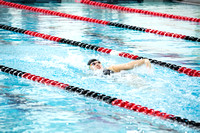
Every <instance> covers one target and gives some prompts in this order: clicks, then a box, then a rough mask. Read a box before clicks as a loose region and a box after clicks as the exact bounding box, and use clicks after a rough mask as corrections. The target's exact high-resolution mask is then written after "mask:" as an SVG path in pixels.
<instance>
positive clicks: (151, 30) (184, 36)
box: [0, 0, 200, 42]
mask: <svg viewBox="0 0 200 133" xmlns="http://www.w3.org/2000/svg"><path fill="white" fill-rule="evenodd" d="M0 4H1V5H6V6H10V7H14V8H19V9H24V10H29V11H33V12H39V13H44V14H49V15H55V16H60V17H66V18H71V19H75V20H81V21H87V22H92V23H98V24H103V25H109V26H115V27H120V28H126V29H131V30H137V31H143V32H147V33H152V34H157V35H162V36H167V37H173V38H179V39H184V40H190V41H196V42H200V38H197V37H193V36H186V35H182V34H177V33H171V32H166V31H159V30H154V29H148V28H143V27H136V26H131V25H126V24H120V23H115V22H109V21H104V20H99V19H93V18H87V17H82V16H77V15H71V14H66V13H61V12H57V11H51V10H46V9H41V8H36V7H31V6H26V5H21V4H16V3H11V2H6V1H3V0H2V1H0Z"/></svg>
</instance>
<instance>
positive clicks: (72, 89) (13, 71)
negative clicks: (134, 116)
mask: <svg viewBox="0 0 200 133" xmlns="http://www.w3.org/2000/svg"><path fill="white" fill-rule="evenodd" d="M0 70H1V71H2V72H5V73H8V74H11V75H14V76H18V77H21V78H25V79H28V80H32V81H35V82H38V83H42V84H45V85H49V86H53V87H58V88H60V89H63V90H66V91H68V92H73V93H76V94H78V95H83V96H85V97H89V98H93V99H96V100H99V101H102V102H105V103H107V104H110V105H113V106H118V107H121V108H125V109H128V110H132V111H135V112H138V113H143V114H145V115H150V116H155V117H159V118H161V119H164V120H171V121H174V122H178V123H180V124H183V125H186V126H189V127H193V128H200V123H199V122H195V121H192V120H191V121H190V120H188V119H185V118H181V117H179V116H174V115H172V114H167V113H164V112H161V111H157V110H154V109H150V108H147V107H144V106H141V105H138V104H135V103H130V102H128V101H123V100H121V99H118V98H115V97H111V96H107V95H105V94H102V93H98V92H95V91H90V90H85V89H83V88H79V87H74V86H70V85H69V84H64V83H61V82H58V81H55V80H51V79H48V78H44V77H41V76H36V75H34V74H31V73H27V72H23V71H20V70H17V69H13V68H10V67H6V66H4V65H0Z"/></svg>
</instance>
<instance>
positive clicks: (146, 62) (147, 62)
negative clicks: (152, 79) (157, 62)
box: [144, 59, 151, 68]
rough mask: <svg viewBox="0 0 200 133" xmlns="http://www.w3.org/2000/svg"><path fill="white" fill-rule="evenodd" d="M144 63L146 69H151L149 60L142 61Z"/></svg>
mask: <svg viewBox="0 0 200 133" xmlns="http://www.w3.org/2000/svg"><path fill="white" fill-rule="evenodd" d="M144 63H145V65H146V67H147V68H151V63H150V61H149V59H144Z"/></svg>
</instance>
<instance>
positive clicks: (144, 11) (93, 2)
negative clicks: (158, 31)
mask: <svg viewBox="0 0 200 133" xmlns="http://www.w3.org/2000/svg"><path fill="white" fill-rule="evenodd" d="M80 3H84V4H88V5H93V6H100V7H104V8H110V9H115V10H120V11H126V12H131V13H140V14H145V15H152V16H159V17H164V18H172V19H178V20H184V21H193V22H200V18H193V17H186V16H180V15H173V14H167V13H159V12H153V11H147V10H142V9H135V8H130V7H123V6H117V5H112V4H106V3H101V2H96V1H91V0H81V1H80Z"/></svg>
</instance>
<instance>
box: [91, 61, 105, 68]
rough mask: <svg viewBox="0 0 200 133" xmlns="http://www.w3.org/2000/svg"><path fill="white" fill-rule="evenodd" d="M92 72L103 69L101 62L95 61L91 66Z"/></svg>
mask: <svg viewBox="0 0 200 133" xmlns="http://www.w3.org/2000/svg"><path fill="white" fill-rule="evenodd" d="M90 69H91V70H100V69H103V66H102V64H101V62H100V61H94V62H92V63H91V64H90Z"/></svg>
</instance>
